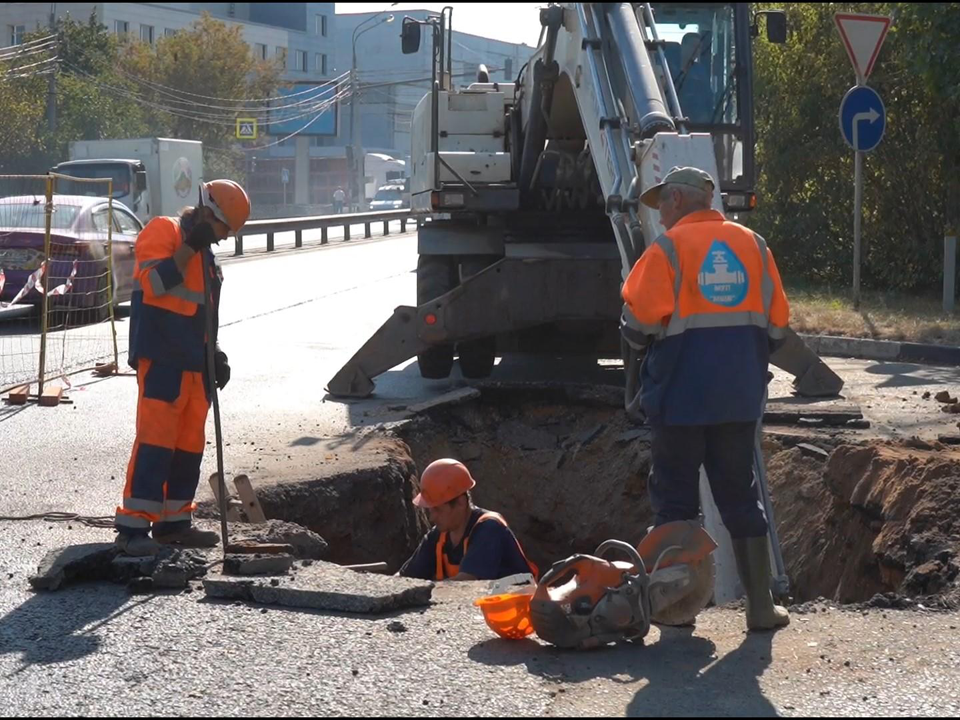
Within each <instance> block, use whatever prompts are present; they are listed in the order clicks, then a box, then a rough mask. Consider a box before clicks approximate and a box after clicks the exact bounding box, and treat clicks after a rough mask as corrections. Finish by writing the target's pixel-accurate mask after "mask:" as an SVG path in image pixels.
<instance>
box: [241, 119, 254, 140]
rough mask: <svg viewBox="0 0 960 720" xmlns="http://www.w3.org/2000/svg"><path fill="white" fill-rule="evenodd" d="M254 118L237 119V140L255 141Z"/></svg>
mask: <svg viewBox="0 0 960 720" xmlns="http://www.w3.org/2000/svg"><path fill="white" fill-rule="evenodd" d="M256 139H257V120H256V118H237V140H256Z"/></svg>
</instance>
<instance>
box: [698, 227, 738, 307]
mask: <svg viewBox="0 0 960 720" xmlns="http://www.w3.org/2000/svg"><path fill="white" fill-rule="evenodd" d="M697 282H698V284H699V285H700V292H701V293H703V296H704V297H705V298H706V299H707V300H709V301H710V302H712V303H714V304H716V305H723V306H724V307H734V306H736V305H739V304H740V303H742V302H743V299H744V298H745V297H746V296H747V290H748V289H749V287H750V281H749V279H748V278H747V270H746V268H745V267H744V266H743V263H742V262H740V258H738V257H737V256H736V253H734V252H733V250H731V249H730V246H729V245H727V244H726V243H725V242H723V241H722V240H714V241H713V244H712V245H711V246H710V251H709V252H708V253H707V257H706V259H705V260H704V261H703V265H701V266H700V274H699V275H697Z"/></svg>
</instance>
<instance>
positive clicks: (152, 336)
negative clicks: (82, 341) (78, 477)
mask: <svg viewBox="0 0 960 720" xmlns="http://www.w3.org/2000/svg"><path fill="white" fill-rule="evenodd" d="M249 217H250V199H249V198H248V197H247V194H246V192H244V190H243V188H241V187H240V186H239V185H237V184H236V183H235V182H233V181H231V180H213V181H212V182H207V183H203V184H202V185H201V187H200V198H199V204H198V205H197V207H195V208H186V209H185V210H183V212H182V213H181V214H180V216H179V217H157V218H154V219H153V220H151V221H150V222H149V223H148V224H147V226H146V227H145V228H144V229H143V231H141V233H140V235H139V236H138V237H137V242H136V245H135V246H134V253H135V255H136V267H135V269H134V291H133V298H132V302H131V310H130V352H129V363H130V366H131V367H132V368H134V369H135V370H136V371H137V383H138V385H139V397H138V401H137V436H136V440H135V441H134V444H133V451H132V453H131V457H130V462H129V465H128V466H127V480H126V486H125V487H124V490H123V504H122V505H121V506H120V507H118V508H117V512H116V519H115V521H114V523H115V526H116V529H117V533H118V535H117V545H118V546H119V548H120V549H121V550H122V551H123V552H125V553H126V554H128V555H136V556H150V555H155V554H157V552H158V551H159V550H160V548H161V545H178V546H181V547H213V546H214V545H216V544H217V542H218V541H219V536H218V535H217V533H215V532H209V531H203V530H200V529H199V528H195V527H193V525H192V515H193V511H194V509H195V507H196V506H195V504H194V495H195V494H196V490H197V484H198V483H199V480H200V462H201V460H202V458H203V450H204V446H205V439H204V425H205V423H206V419H207V412H208V410H209V408H210V399H211V386H210V382H211V380H210V378H208V377H207V374H208V373H207V350H206V347H207V346H206V344H207V343H208V342H212V343H214V344H216V343H217V337H216V330H217V328H218V327H219V317H218V309H219V305H220V286H221V284H222V281H223V277H222V274H221V272H220V266H219V264H218V262H217V260H216V257H215V256H214V254H213V251H212V248H211V246H212V245H215V244H217V243H219V242H220V241H221V240H225V239H226V238H227V236H228V235H229V234H230V233H231V232H233V233H236V232H238V231H239V230H240V228H242V227H243V225H244V224H245V223H246V222H247V218H249ZM203 253H206V254H207V260H208V261H209V262H208V264H207V267H208V268H209V271H210V275H209V277H207V278H204V276H203V267H204V264H203V262H202V254H203ZM207 283H209V284H210V294H211V297H212V305H213V307H212V308H208V307H206V300H205V287H206V285H207ZM207 312H212V313H213V327H214V337H212V338H208V337H207V336H206V333H207V330H206V313H207ZM215 363H216V364H215V367H216V369H215V374H216V377H215V378H214V379H213V381H214V382H216V383H217V387H218V388H220V389H223V388H224V387H226V385H227V382H228V381H229V380H230V365H229V363H228V359H227V355H226V353H224V352H223V351H221V350H220V347H219V345H216V355H215ZM151 531H152V533H153V538H151V537H150V533H151Z"/></svg>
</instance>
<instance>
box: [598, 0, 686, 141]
mask: <svg viewBox="0 0 960 720" xmlns="http://www.w3.org/2000/svg"><path fill="white" fill-rule="evenodd" d="M607 24H608V25H609V26H610V30H611V31H612V33H613V41H614V43H615V44H616V46H617V50H618V51H619V56H620V60H621V63H622V65H623V71H624V75H625V77H626V81H627V92H628V93H629V95H630V98H631V100H632V101H633V106H634V108H635V110H636V112H637V124H638V125H639V129H640V137H641V138H642V139H643V138H650V137H653V136H654V135H656V134H657V133H658V132H675V131H676V129H677V128H676V126H675V125H674V124H673V120H671V119H670V116H669V115H668V114H667V108H666V107H665V106H664V104H663V99H662V97H661V95H660V87H659V85H658V84H657V77H656V75H655V74H654V72H653V65H652V64H651V63H650V54H649V53H648V52H647V48H646V45H645V44H644V41H643V36H642V35H641V34H640V25H639V23H638V22H637V16H636V15H635V14H634V12H633V6H632V5H631V4H630V3H611V4H610V7H609V9H608V10H607Z"/></svg>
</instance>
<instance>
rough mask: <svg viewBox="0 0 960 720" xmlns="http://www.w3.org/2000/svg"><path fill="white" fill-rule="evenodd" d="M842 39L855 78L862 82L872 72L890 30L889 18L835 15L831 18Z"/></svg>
mask: <svg viewBox="0 0 960 720" xmlns="http://www.w3.org/2000/svg"><path fill="white" fill-rule="evenodd" d="M833 19H834V21H835V22H836V23H837V29H839V30H840V37H841V38H843V46H844V47H845V48H846V49H847V55H849V56H850V62H851V63H853V69H854V70H855V71H856V73H857V77H858V78H859V79H860V80H861V81H864V80H866V79H867V78H868V77H870V73H871V72H873V65H874V63H876V62H877V56H878V55H879V54H880V46H881V45H883V40H884V38H886V37H887V31H889V30H890V20H891V19H890V18H889V17H886V16H884V15H854V14H847V13H837V14H836V15H834V16H833Z"/></svg>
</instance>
